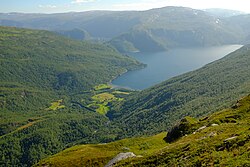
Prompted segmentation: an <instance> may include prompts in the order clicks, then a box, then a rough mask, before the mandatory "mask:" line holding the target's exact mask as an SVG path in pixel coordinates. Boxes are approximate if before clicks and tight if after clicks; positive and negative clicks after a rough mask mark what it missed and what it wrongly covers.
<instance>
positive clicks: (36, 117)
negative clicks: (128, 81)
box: [0, 27, 140, 166]
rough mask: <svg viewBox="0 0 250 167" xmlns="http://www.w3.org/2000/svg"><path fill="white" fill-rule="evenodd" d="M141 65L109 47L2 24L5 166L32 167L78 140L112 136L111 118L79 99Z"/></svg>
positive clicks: (0, 108) (0, 110) (0, 105)
mask: <svg viewBox="0 0 250 167" xmlns="http://www.w3.org/2000/svg"><path fill="white" fill-rule="evenodd" d="M139 66H140V63H138V62H137V61H136V60H134V59H131V58H129V57H126V56H123V55H121V54H119V53H118V52H117V51H116V50H115V49H114V48H112V47H111V46H108V45H101V44H94V43H87V42H79V41H74V40H71V39H69V38H65V37H61V36H58V35H56V34H54V33H51V32H47V31H38V30H27V29H17V28H10V27H0V71H1V75H0V147H1V150H0V166H26V165H27V166H30V165H32V164H33V163H35V162H37V161H38V160H40V159H41V158H43V157H46V156H48V155H51V154H53V153H56V152H58V151H60V150H62V149H64V148H65V147H67V146H69V145H73V144H74V143H76V142H83V143H86V142H105V141H109V140H112V139H113V138H114V136H112V135H110V133H109V129H110V127H109V126H108V125H107V122H108V118H106V117H105V116H103V115H101V114H99V113H98V112H95V110H93V109H90V108H88V107H85V106H83V105H82V104H81V103H79V102H78V101H80V102H83V101H84V102H85V101H90V100H89V99H91V97H92V96H93V94H96V92H97V91H96V92H95V91H94V90H93V89H94V88H93V87H94V86H96V85H98V84H101V83H107V82H109V81H110V80H111V79H112V78H114V77H115V76H117V75H119V74H121V73H123V72H124V71H126V70H131V69H135V68H138V67H139ZM110 96H111V95H110ZM111 97H112V98H113V99H115V100H116V99H118V98H114V96H111ZM97 100H98V99H97ZM109 104H110V103H109ZM101 107H102V106H101ZM113 129H114V131H115V128H113Z"/></svg>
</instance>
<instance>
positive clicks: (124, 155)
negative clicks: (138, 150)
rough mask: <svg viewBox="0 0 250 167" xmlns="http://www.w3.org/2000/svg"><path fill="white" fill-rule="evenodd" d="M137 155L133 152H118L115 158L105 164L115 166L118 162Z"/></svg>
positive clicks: (108, 166) (110, 166)
mask: <svg viewBox="0 0 250 167" xmlns="http://www.w3.org/2000/svg"><path fill="white" fill-rule="evenodd" d="M133 157H136V155H135V154H134V153H132V152H127V153H120V154H118V155H117V156H116V157H115V158H113V159H112V160H110V161H109V162H108V164H107V165H105V166H104V167H112V166H114V165H115V164H116V163H117V162H119V161H121V160H124V159H127V158H133Z"/></svg>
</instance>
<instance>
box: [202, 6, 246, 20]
mask: <svg viewBox="0 0 250 167" xmlns="http://www.w3.org/2000/svg"><path fill="white" fill-rule="evenodd" d="M204 11H205V12H207V13H209V14H210V15H212V16H214V17H219V18H224V17H232V16H238V15H243V14H246V13H244V12H241V11H237V10H230V9H220V8H210V9H204Z"/></svg>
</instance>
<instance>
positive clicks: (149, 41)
mask: <svg viewBox="0 0 250 167" xmlns="http://www.w3.org/2000/svg"><path fill="white" fill-rule="evenodd" d="M209 11H210V12H206V11H202V10H195V9H191V8H185V7H164V8H159V9H152V10H147V11H123V12H119V11H116V12H115V11H90V12H79V13H76V12H75V13H74V12H73V13H61V14H22V13H9V14H0V25H8V26H17V27H26V28H34V29H45V30H50V31H60V32H65V31H66V32H67V33H66V32H65V33H64V34H65V35H68V36H69V37H72V38H75V39H79V38H81V36H82V35H83V34H79V36H80V37H78V33H79V32H77V33H76V32H74V31H75V30H76V29H78V30H83V31H84V34H85V35H86V34H89V35H90V36H91V37H92V39H97V40H101V41H107V42H109V43H110V44H112V45H113V46H115V47H116V49H117V50H119V51H120V52H134V51H144V52H149V51H151V52H154V51H162V50H167V49H169V48H173V47H193V46H214V45H223V44H232V43H233V44H236V43H241V42H242V41H244V39H245V36H247V35H246V34H245V33H244V31H241V27H240V28H238V27H239V26H238V25H237V24H234V22H230V21H227V18H218V17H217V16H216V17H215V16H214V15H212V16H211V10H209ZM216 11H217V10H216ZM221 11H223V10H221ZM228 12H229V11H228ZM230 12H232V11H230ZM243 22H244V20H242V23H243ZM72 31H73V32H74V35H69V32H70V34H72V33H73V32H72ZM76 35H77V36H76Z"/></svg>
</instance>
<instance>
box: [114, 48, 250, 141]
mask: <svg viewBox="0 0 250 167" xmlns="http://www.w3.org/2000/svg"><path fill="white" fill-rule="evenodd" d="M249 71H250V46H249V45H248V46H244V47H242V48H241V49H239V50H237V51H235V52H233V53H231V54H229V55H228V56H226V57H225V58H223V59H220V60H218V61H215V62H213V63H210V64H208V65H206V66H204V67H202V68H201V69H198V70H196V71H193V72H189V73H186V74H184V75H181V76H178V77H175V78H172V79H170V80H168V81H166V82H163V83H161V84H159V85H156V86H153V87H151V88H149V89H146V90H143V91H141V92H139V93H134V94H132V95H131V96H130V97H128V98H127V100H126V101H124V102H122V103H120V104H119V105H117V107H116V108H114V109H113V118H114V121H115V122H117V124H118V125H122V126H123V130H124V133H123V135H124V136H126V135H128V136H131V135H142V134H154V133H157V132H161V131H164V130H166V129H168V128H169V127H170V126H171V125H172V124H173V123H174V122H175V121H177V120H179V119H181V118H182V117H184V116H187V115H191V116H194V117H200V116H203V115H205V114H208V113H212V112H214V111H216V110H218V109H221V108H224V107H226V106H229V105H230V104H231V102H232V100H235V99H237V98H240V97H241V96H243V95H246V94H247V93H248V92H249V89H250V75H249ZM124 136H123V137H124Z"/></svg>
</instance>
